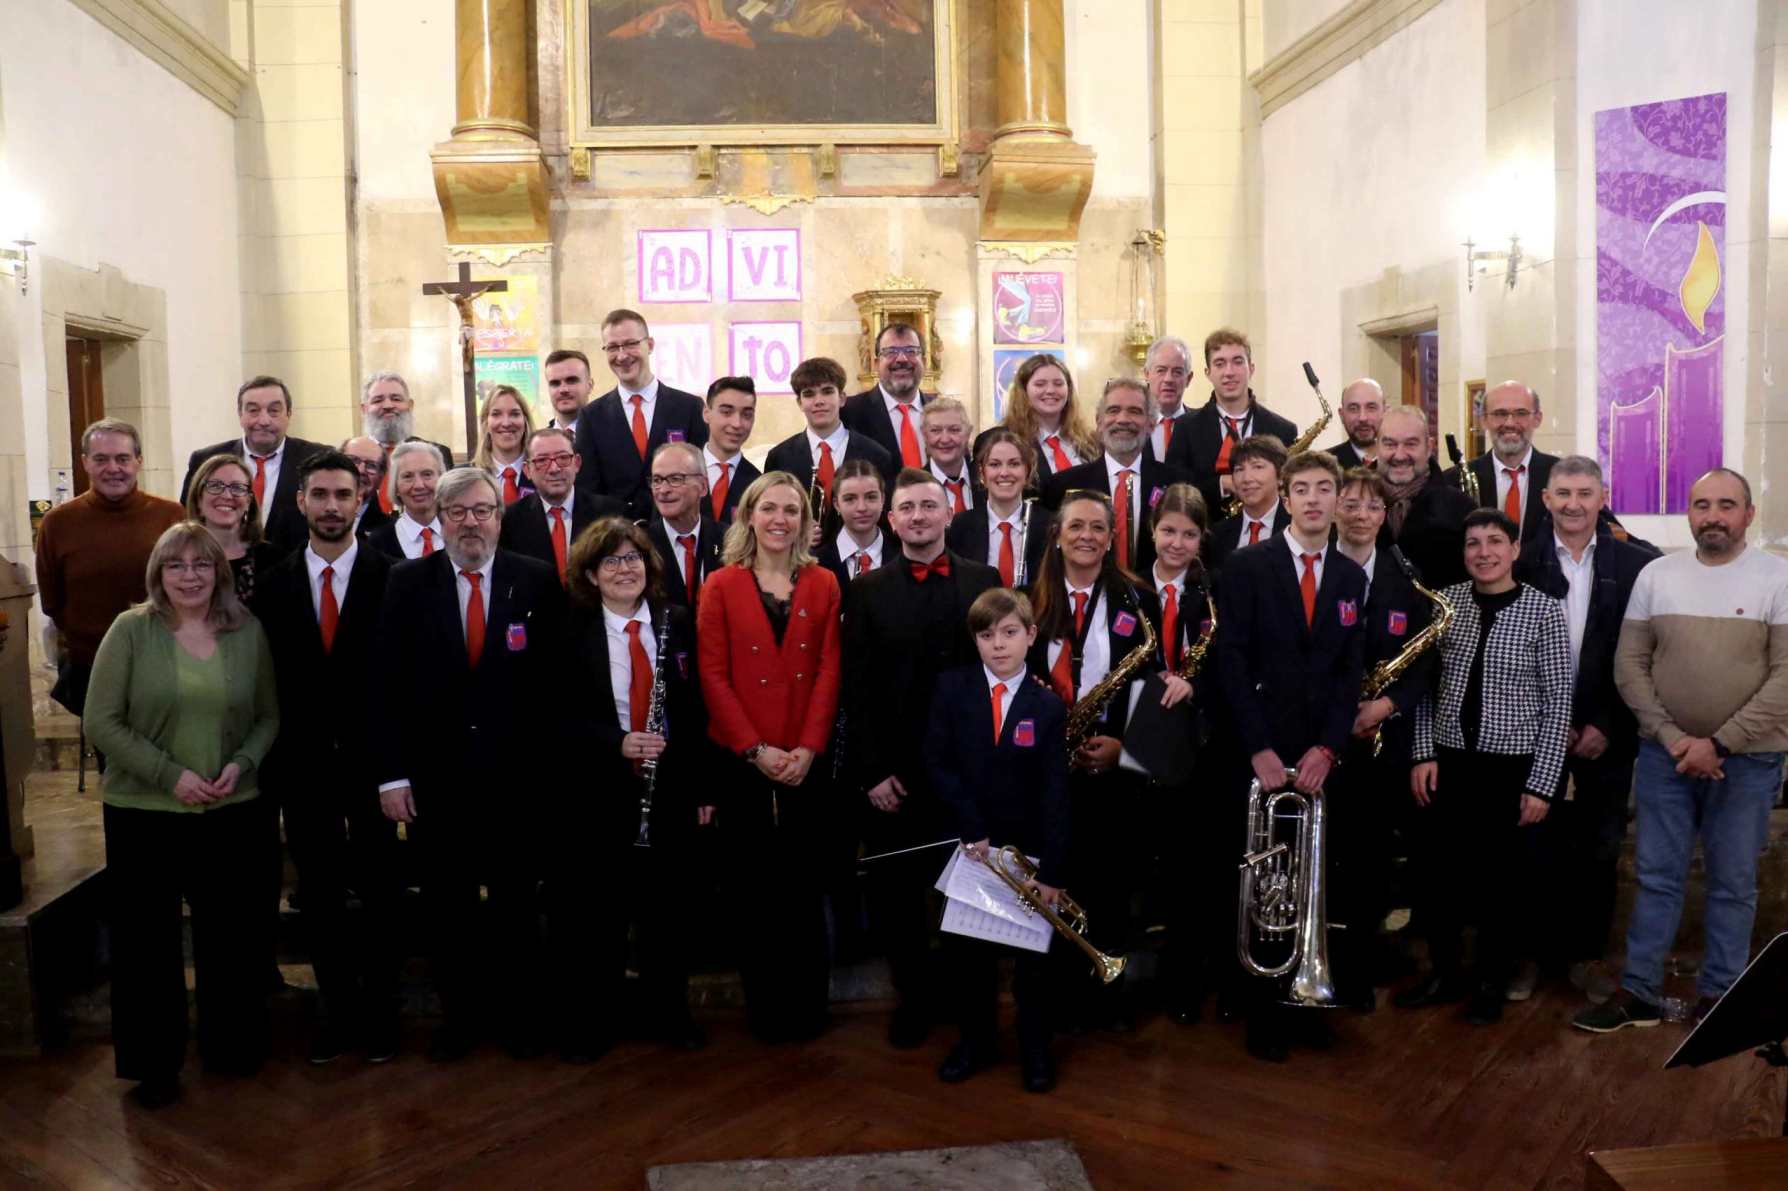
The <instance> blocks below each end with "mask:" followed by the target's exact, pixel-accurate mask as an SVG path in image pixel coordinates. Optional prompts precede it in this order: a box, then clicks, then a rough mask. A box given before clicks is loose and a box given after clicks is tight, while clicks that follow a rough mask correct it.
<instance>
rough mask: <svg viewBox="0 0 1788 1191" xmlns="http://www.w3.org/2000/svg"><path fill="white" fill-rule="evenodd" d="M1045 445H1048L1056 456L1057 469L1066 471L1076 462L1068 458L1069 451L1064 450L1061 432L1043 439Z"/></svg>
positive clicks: (1051, 452) (1050, 451)
mask: <svg viewBox="0 0 1788 1191" xmlns="http://www.w3.org/2000/svg"><path fill="white" fill-rule="evenodd" d="M1043 445H1044V446H1046V447H1048V448H1049V453H1050V454H1051V455H1053V456H1054V457H1055V470H1056V471H1058V472H1064V471H1067V470H1068V469H1069V468H1070V467H1073V466H1074V464H1073V463H1071V462H1070V461H1069V459H1068V453H1067V452H1066V451H1064V450H1062V436H1061V435H1059V434H1052V435H1050V436H1049V437H1048V438H1046V439H1044V440H1043Z"/></svg>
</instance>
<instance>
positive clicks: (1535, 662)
mask: <svg viewBox="0 0 1788 1191" xmlns="http://www.w3.org/2000/svg"><path fill="white" fill-rule="evenodd" d="M1441 594H1442V595H1444V596H1445V597H1446V599H1447V600H1448V601H1449V602H1450V603H1451V604H1452V605H1453V608H1454V609H1455V614H1454V616H1453V623H1452V624H1451V625H1449V626H1448V628H1447V633H1446V636H1445V637H1444V638H1443V639H1442V640H1441V669H1440V680H1439V682H1438V683H1437V684H1436V686H1435V689H1434V690H1433V691H1430V692H1429V693H1428V694H1427V695H1426V696H1424V697H1423V699H1422V701H1421V703H1419V704H1418V705H1417V706H1416V717H1415V747H1414V750H1413V752H1412V759H1413V760H1415V761H1417V762H1421V761H1431V760H1433V759H1434V747H1435V745H1436V744H1440V745H1445V746H1446V747H1448V748H1456V749H1462V748H1464V747H1465V736H1464V734H1463V733H1462V732H1461V731H1460V729H1459V705H1460V703H1461V702H1463V700H1464V698H1465V686H1466V683H1467V682H1468V681H1470V678H1471V659H1472V655H1473V654H1474V653H1476V652H1477V645H1478V633H1479V621H1480V616H1479V612H1478V605H1477V601H1475V600H1473V599H1472V598H1471V584H1469V583H1455V584H1454V585H1453V586H1451V587H1449V588H1447V589H1446V590H1445V591H1444V592H1442V593H1441ZM1511 695H1513V696H1514V697H1511ZM1571 695H1572V665H1571V633H1570V626H1569V624H1568V623H1567V621H1566V619H1565V610H1564V605H1563V604H1561V603H1560V602H1559V601H1557V600H1555V599H1553V598H1552V597H1551V596H1549V595H1546V594H1545V593H1544V592H1541V591H1540V590H1539V589H1537V588H1533V587H1529V586H1527V585H1526V584H1522V586H1521V594H1520V595H1519V596H1517V597H1516V599H1515V602H1514V603H1512V604H1510V605H1509V606H1508V607H1507V608H1504V609H1503V610H1502V611H1500V612H1498V613H1497V614H1496V623H1494V624H1493V625H1491V626H1490V637H1489V640H1487V641H1486V642H1485V643H1484V701H1483V718H1482V720H1481V722H1480V723H1479V725H1478V751H1479V752H1484V753H1502V754H1507V755H1512V756H1523V755H1531V756H1532V758H1533V763H1532V765H1531V767H1530V768H1529V769H1528V772H1527V787H1526V789H1527V793H1529V794H1533V795H1535V796H1537V797H1540V798H1545V799H1547V800H1550V799H1551V798H1552V796H1553V794H1554V793H1556V792H1557V790H1558V779H1559V777H1560V776H1561V775H1562V774H1563V772H1564V763H1565V751H1566V746H1567V743H1568V740H1569V737H1570V731H1571Z"/></svg>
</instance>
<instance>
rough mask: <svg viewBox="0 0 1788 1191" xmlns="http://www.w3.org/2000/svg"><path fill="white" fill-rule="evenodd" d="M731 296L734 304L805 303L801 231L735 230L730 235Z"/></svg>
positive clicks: (727, 240) (780, 228)
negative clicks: (802, 281)
mask: <svg viewBox="0 0 1788 1191" xmlns="http://www.w3.org/2000/svg"><path fill="white" fill-rule="evenodd" d="M726 248H727V294H728V297H729V298H730V299H731V300H732V301H734V302H799V301H800V300H801V230H800V229H799V228H793V227H772V228H751V229H739V228H735V229H733V230H732V231H729V232H727V233H726Z"/></svg>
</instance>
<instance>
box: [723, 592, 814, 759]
mask: <svg viewBox="0 0 1788 1191" xmlns="http://www.w3.org/2000/svg"><path fill="white" fill-rule="evenodd" d="M839 602H840V600H839V594H838V580H836V579H834V578H833V577H832V573H831V572H830V571H828V570H826V569H825V568H824V567H817V566H805V567H802V568H801V571H800V573H799V574H798V575H796V576H795V591H794V598H793V600H792V602H791V604H790V608H789V620H788V630H787V631H786V632H785V633H783V635H782V641H781V643H780V644H778V643H777V641H776V634H775V632H774V631H773V630H772V629H771V627H770V617H769V615H768V614H767V613H766V612H765V611H764V605H763V601H762V599H761V598H760V596H759V595H758V589H757V581H756V579H754V578H753V577H752V574H751V572H750V571H749V570H747V569H746V568H745V567H743V566H727V567H721V568H720V570H719V571H718V572H717V573H715V574H713V575H710V576H709V577H708V582H707V584H706V590H705V591H704V592H703V595H702V600H701V606H700V607H699V608H698V609H697V611H696V617H695V621H696V640H697V646H696V648H697V650H698V652H699V653H700V656H701V676H702V698H703V699H704V700H705V701H706V703H707V705H708V738H709V739H710V740H712V741H713V742H714V743H715V744H717V745H719V746H720V747H721V748H723V749H725V750H726V751H727V752H730V753H735V754H737V753H743V752H744V751H745V750H746V749H748V748H750V747H751V746H752V745H754V744H757V743H759V742H760V741H761V742H763V743H765V744H770V745H774V746H775V747H777V748H784V749H793V748H809V749H812V750H813V751H814V752H815V753H823V752H825V751H826V746H827V745H829V744H830V743H831V741H832V725H833V722H834V720H835V719H836V718H837V715H838V686H839V675H840V673H841V672H842V669H843V665H842V657H841V654H840V649H839V644H838V611H839Z"/></svg>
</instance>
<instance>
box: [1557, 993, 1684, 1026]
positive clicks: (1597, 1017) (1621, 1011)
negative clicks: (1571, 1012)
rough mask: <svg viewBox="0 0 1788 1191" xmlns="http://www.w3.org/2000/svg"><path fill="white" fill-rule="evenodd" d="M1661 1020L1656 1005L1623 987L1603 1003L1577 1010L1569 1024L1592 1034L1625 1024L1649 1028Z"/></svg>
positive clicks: (1661, 1016) (1661, 1017)
mask: <svg viewBox="0 0 1788 1191" xmlns="http://www.w3.org/2000/svg"><path fill="white" fill-rule="evenodd" d="M1662 1020H1663V1015H1662V1014H1661V1013H1659V1012H1658V1007H1657V1006H1656V1005H1653V1004H1651V1003H1650V1002H1648V1001H1641V1000H1640V999H1639V998H1638V997H1636V996H1634V995H1633V994H1632V993H1630V992H1628V991H1627V990H1626V989H1624V988H1623V989H1620V990H1619V991H1617V992H1616V993H1615V994H1614V995H1613V996H1612V997H1609V998H1608V1000H1607V1001H1606V1002H1605V1003H1603V1004H1601V1005H1591V1006H1589V1007H1588V1008H1586V1009H1582V1010H1579V1011H1578V1013H1577V1016H1576V1017H1573V1018H1572V1019H1571V1024H1572V1025H1574V1026H1576V1027H1577V1028H1578V1029H1579V1030H1588V1031H1589V1032H1590V1033H1592V1034H1612V1033H1613V1032H1614V1031H1616V1030H1619V1029H1623V1028H1624V1027H1626V1026H1639V1027H1640V1028H1642V1029H1646V1028H1650V1027H1651V1026H1655V1025H1657V1024H1658V1022H1660V1021H1662Z"/></svg>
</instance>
